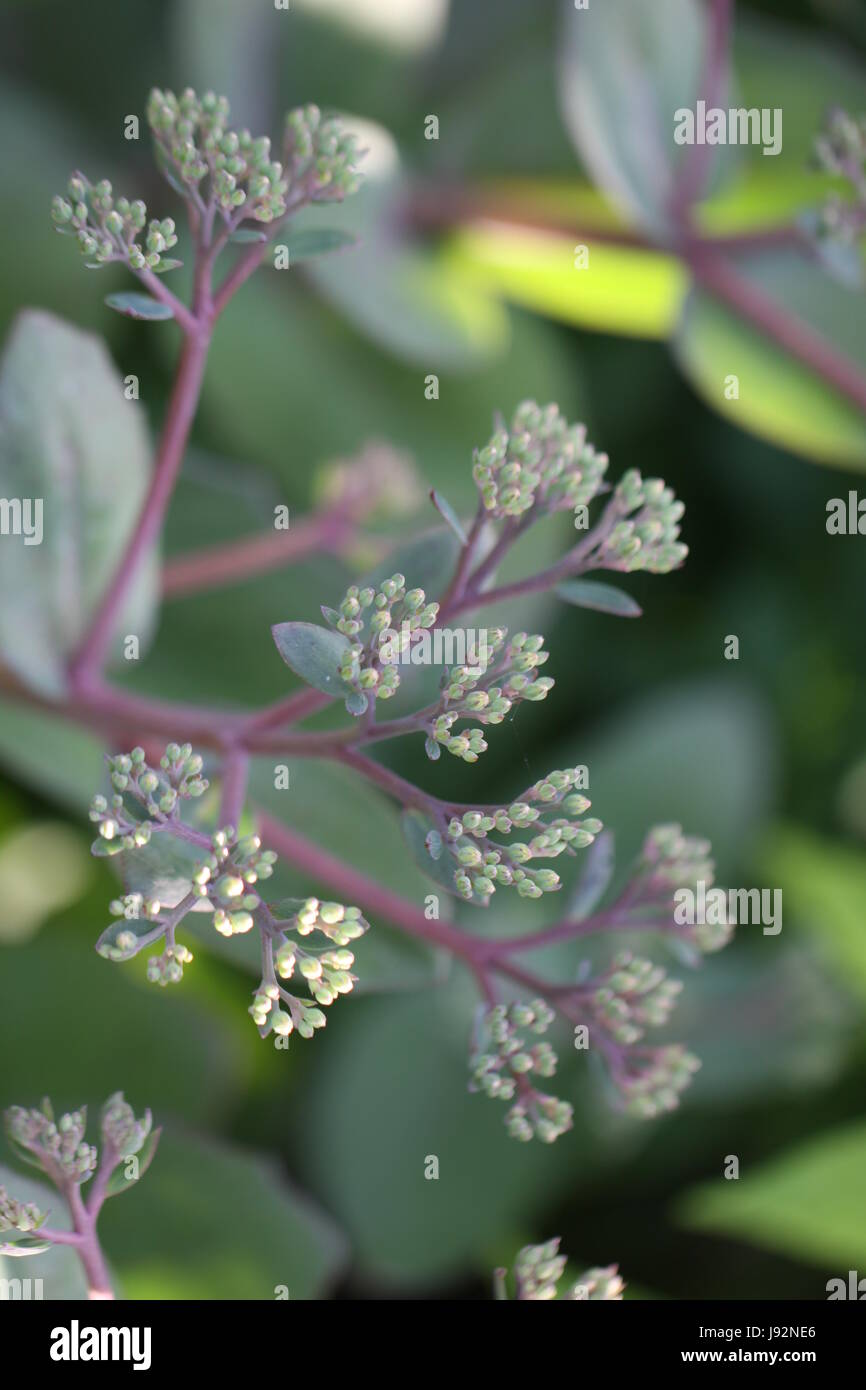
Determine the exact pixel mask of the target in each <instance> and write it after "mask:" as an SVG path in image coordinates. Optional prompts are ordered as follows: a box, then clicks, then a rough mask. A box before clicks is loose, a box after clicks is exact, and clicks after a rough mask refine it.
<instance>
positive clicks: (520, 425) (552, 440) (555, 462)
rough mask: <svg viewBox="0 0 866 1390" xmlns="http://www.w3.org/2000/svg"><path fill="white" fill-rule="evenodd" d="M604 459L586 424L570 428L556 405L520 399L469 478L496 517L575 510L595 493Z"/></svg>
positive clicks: (476, 455) (480, 451)
mask: <svg viewBox="0 0 866 1390" xmlns="http://www.w3.org/2000/svg"><path fill="white" fill-rule="evenodd" d="M607 464H608V458H607V455H606V454H602V453H597V452H596V451H595V449H594V448H593V446H592V444H590V443H589V442H588V440H587V437H586V427H585V426H584V425H569V424H568V422H567V421H566V420H564V419H563V417H562V416H561V415H560V413H559V409H558V407H557V406H555V405H546V406H539V405H537V404H536V402H535V401H523V402H522V403H521V404H520V405H519V406H518V407H517V409H516V411H515V412H514V416H513V419H512V422H511V426H510V428H508V429H506V428H505V427H501V428H499V429H497V430H496V431H495V432H494V434H493V435H492V437H491V439H490V440H489V442H488V443H487V444H486V445H485V446H484V448H483V449H476V450H475V453H474V455H473V467H472V476H473V478H474V479H475V483H476V485H477V487H478V490H479V492H480V494H481V500H482V502H483V504H484V507H485V508H486V510H487V511H488V512H489V513H490V514H491V515H492V516H494V517H497V518H499V519H503V520H504V519H505V518H508V517H519V516H522V515H523V514H524V513H526V512H528V511H530V510H531V509H532V508H535V510H536V512H537V513H538V514H539V515H542V514H544V513H546V512H557V511H573V510H574V508H575V507H576V506H579V505H588V504H589V503H590V502H591V501H592V499H593V498H594V497H595V496H596V494H597V493H598V492H599V490H600V488H601V487H602V483H603V480H604V474H605V470H606V468H607Z"/></svg>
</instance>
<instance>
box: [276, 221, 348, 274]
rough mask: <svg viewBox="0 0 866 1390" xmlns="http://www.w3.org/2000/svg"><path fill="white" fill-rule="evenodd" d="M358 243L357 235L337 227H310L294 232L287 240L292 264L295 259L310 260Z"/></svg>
mask: <svg viewBox="0 0 866 1390" xmlns="http://www.w3.org/2000/svg"><path fill="white" fill-rule="evenodd" d="M357 243H358V238H357V237H356V236H352V234H351V232H343V231H341V230H339V229H338V228H337V227H310V228H308V229H307V230H306V231H302V232H292V234H291V235H290V236H288V237H287V238H286V242H285V244H286V245H287V246H288V248H289V264H290V265H291V264H292V262H293V261H308V260H311V259H312V257H313V256H324V255H327V254H328V253H329V252H330V251H342V250H344V249H345V248H346V247H348V246H356V245H357Z"/></svg>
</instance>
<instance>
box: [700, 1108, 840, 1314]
mask: <svg viewBox="0 0 866 1390" xmlns="http://www.w3.org/2000/svg"><path fill="white" fill-rule="evenodd" d="M864 1171H866V1125H864V1124H863V1123H862V1122H858V1123H856V1124H852V1125H848V1126H846V1127H844V1128H840V1129H835V1130H830V1131H828V1132H827V1133H825V1134H822V1135H821V1136H820V1137H819V1138H817V1139H813V1140H810V1141H808V1142H807V1143H805V1144H800V1145H798V1146H797V1147H796V1148H794V1149H790V1150H789V1151H788V1152H787V1153H783V1154H781V1155H780V1156H779V1157H778V1158H774V1159H773V1160H771V1162H769V1163H764V1164H762V1165H761V1167H760V1168H759V1169H758V1170H757V1171H756V1172H750V1171H749V1168H748V1165H747V1162H746V1161H745V1160H744V1162H743V1165H742V1168H741V1172H740V1177H739V1180H738V1181H737V1182H724V1181H717V1182H713V1183H707V1184H706V1185H705V1186H703V1187H699V1188H697V1189H695V1190H694V1191H692V1192H689V1193H687V1194H686V1196H685V1197H684V1198H683V1200H682V1201H681V1202H680V1204H679V1206H678V1217H679V1220H680V1222H681V1223H682V1224H683V1225H684V1226H687V1227H688V1228H689V1229H691V1230H697V1231H707V1232H711V1233H713V1234H718V1235H723V1236H727V1237H729V1238H731V1237H734V1238H735V1239H738V1240H743V1241H745V1242H747V1243H748V1244H751V1245H757V1246H761V1247H764V1248H767V1249H770V1250H778V1251H780V1252H781V1253H782V1254H784V1255H790V1256H793V1257H794V1258H795V1259H801V1260H807V1261H810V1262H811V1263H813V1264H815V1265H817V1266H818V1268H819V1269H821V1270H822V1277H821V1280H820V1284H819V1287H818V1288H816V1291H815V1297H816V1298H824V1297H825V1296H826V1295H825V1291H824V1283H825V1279H826V1278H829V1277H838V1278H844V1279H845V1280H846V1281H847V1277H848V1270H849V1269H857V1268H858V1267H859V1269H861V1270H862V1269H863V1268H864V1266H866V1190H864V1186H863V1173H864Z"/></svg>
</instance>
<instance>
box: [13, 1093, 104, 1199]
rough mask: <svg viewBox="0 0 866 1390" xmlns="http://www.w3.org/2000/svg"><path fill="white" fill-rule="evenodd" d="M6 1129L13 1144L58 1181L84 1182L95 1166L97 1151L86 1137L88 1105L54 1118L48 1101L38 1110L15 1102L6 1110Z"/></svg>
mask: <svg viewBox="0 0 866 1390" xmlns="http://www.w3.org/2000/svg"><path fill="white" fill-rule="evenodd" d="M6 1128H7V1131H8V1134H9V1137H10V1138H11V1139H12V1140H13V1141H14V1143H16V1144H18V1145H20V1147H21V1148H23V1149H26V1150H27V1151H28V1152H29V1153H31V1154H33V1156H34V1157H35V1158H37V1159H38V1160H39V1162H40V1163H41V1164H42V1166H43V1167H44V1168H45V1170H46V1172H48V1173H49V1174H50V1175H51V1176H52V1177H54V1178H55V1179H56V1180H60V1181H68V1182H73V1183H83V1182H86V1181H87V1179H88V1178H89V1177H90V1175H91V1174H92V1173H93V1172H94V1170H95V1168H96V1164H97V1158H98V1155H97V1151H96V1149H95V1148H94V1147H93V1145H92V1144H88V1143H87V1142H86V1140H85V1137H84V1136H85V1132H86V1130H87V1108H86V1107H84V1108H83V1109H81V1110H72V1111H70V1112H69V1113H68V1114H66V1115H61V1116H60V1118H59V1119H58V1120H56V1121H55V1119H54V1112H53V1110H52V1108H51V1104H50V1102H49V1101H48V1100H44V1101H43V1102H42V1107H41V1109H39V1110H25V1109H23V1108H22V1107H21V1106H20V1105H13V1106H12V1108H11V1109H10V1110H7V1111H6Z"/></svg>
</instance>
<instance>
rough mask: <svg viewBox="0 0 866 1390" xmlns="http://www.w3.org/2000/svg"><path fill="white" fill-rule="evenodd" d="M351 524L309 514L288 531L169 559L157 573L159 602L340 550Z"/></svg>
mask: <svg viewBox="0 0 866 1390" xmlns="http://www.w3.org/2000/svg"><path fill="white" fill-rule="evenodd" d="M354 535H355V526H354V525H353V523H352V522H351V521H349V520H348V519H347V518H346V517H344V516H341V515H338V514H335V513H333V512H326V513H323V514H322V515H321V516H312V517H309V518H306V519H305V520H303V521H301V522H299V523H298V525H297V526H295V527H294V528H293V529H292V530H289V531H264V532H261V533H260V534H259V535H256V536H249V537H245V538H244V539H243V540H239V541H231V542H229V543H228V544H226V545H214V546H207V547H205V548H203V549H201V550H195V551H193V552H192V554H191V555H181V556H179V557H178V558H177V559H175V560H169V561H168V562H167V563H166V564H165V565H164V566H163V571H162V593H163V597H164V598H176V597H177V596H178V595H180V594H191V593H199V592H200V591H201V590H202V589H215V588H219V587H220V586H222V585H224V584H234V583H237V582H238V580H241V579H250V578H252V577H253V576H255V575H258V574H266V573H267V572H268V571H269V570H275V569H281V568H282V567H283V566H284V565H288V564H291V563H292V562H293V561H297V560H301V559H303V558H304V556H306V555H311V554H314V553H316V552H321V551H339V550H341V549H342V547H343V546H344V545H346V544H347V543H348V542H349V541H350V540H351V539H352V538H353V536H354Z"/></svg>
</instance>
